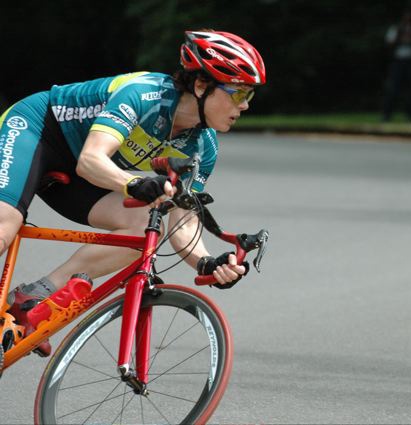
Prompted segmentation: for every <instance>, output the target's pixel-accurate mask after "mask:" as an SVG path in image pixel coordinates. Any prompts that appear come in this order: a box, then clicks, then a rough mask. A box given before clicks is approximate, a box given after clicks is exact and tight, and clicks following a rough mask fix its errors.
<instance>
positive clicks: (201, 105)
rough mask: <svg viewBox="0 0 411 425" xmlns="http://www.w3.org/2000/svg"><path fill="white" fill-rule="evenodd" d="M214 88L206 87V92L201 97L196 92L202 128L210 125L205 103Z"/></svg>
mask: <svg viewBox="0 0 411 425" xmlns="http://www.w3.org/2000/svg"><path fill="white" fill-rule="evenodd" d="M212 90H213V88H212V87H210V86H207V87H206V89H205V90H204V93H203V94H202V95H201V96H200V97H198V96H197V95H196V94H195V92H194V96H195V98H196V99H197V105H198V115H199V116H200V127H201V128H209V125H208V124H207V121H206V117H205V113H204V104H205V101H206V99H207V96H208V95H209V94H210V93H211V91H212Z"/></svg>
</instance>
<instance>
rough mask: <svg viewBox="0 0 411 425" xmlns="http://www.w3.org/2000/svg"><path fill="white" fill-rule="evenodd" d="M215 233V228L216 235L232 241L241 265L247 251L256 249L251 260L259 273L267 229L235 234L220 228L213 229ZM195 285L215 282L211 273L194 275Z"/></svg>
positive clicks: (266, 240) (267, 233)
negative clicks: (249, 233) (252, 232)
mask: <svg viewBox="0 0 411 425" xmlns="http://www.w3.org/2000/svg"><path fill="white" fill-rule="evenodd" d="M215 230H216V233H215V234H216V235H217V233H218V232H217V230H218V231H220V232H221V233H220V234H219V235H218V237H219V238H220V239H222V240H224V241H226V242H229V243H232V244H234V245H235V246H236V253H235V254H236V257H237V262H238V263H237V264H239V265H241V264H242V262H243V261H244V259H245V257H246V255H247V253H248V252H250V251H252V250H254V249H258V253H257V256H256V258H255V259H254V260H253V264H254V267H255V268H256V270H257V271H258V272H259V273H260V271H261V268H260V264H261V260H262V257H263V256H264V253H265V251H266V248H267V242H268V235H269V232H268V230H265V229H262V230H260V231H259V232H258V233H257V234H255V235H247V234H246V233H242V234H240V235H235V234H232V233H226V232H222V231H221V229H219V228H218V229H215ZM194 281H195V283H196V285H212V284H214V283H216V280H215V278H214V276H213V275H212V274H210V275H201V276H196V278H195V279H194Z"/></svg>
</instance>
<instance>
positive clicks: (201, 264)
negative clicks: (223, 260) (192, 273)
mask: <svg viewBox="0 0 411 425" xmlns="http://www.w3.org/2000/svg"><path fill="white" fill-rule="evenodd" d="M210 260H214V257H212V256H211V255H206V256H205V257H201V258H200V259H199V260H198V263H197V273H198V274H199V275H200V276H201V275H204V269H205V266H206V265H207V263H208V262H209V261H210Z"/></svg>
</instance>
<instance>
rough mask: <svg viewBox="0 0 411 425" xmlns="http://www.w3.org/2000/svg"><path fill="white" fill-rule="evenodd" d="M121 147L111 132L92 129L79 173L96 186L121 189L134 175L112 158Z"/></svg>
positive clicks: (81, 158) (82, 154) (83, 150)
mask: <svg viewBox="0 0 411 425" xmlns="http://www.w3.org/2000/svg"><path fill="white" fill-rule="evenodd" d="M119 147H120V142H119V140H117V139H116V138H115V137H114V136H112V135H111V134H108V133H104V132H102V131H91V132H90V133H89V135H88V137H87V139H86V142H85V144H84V146H83V149H82V151H81V153H80V156H79V159H78V163H77V168H76V172H77V174H78V175H79V176H80V177H83V178H84V179H86V180H87V181H89V182H90V183H92V184H94V185H96V186H99V187H103V188H105V189H110V190H113V191H121V190H122V189H123V187H124V185H125V184H126V183H127V181H128V180H129V179H130V178H131V177H132V176H133V175H132V174H130V173H129V172H127V171H124V170H122V169H120V168H119V167H117V165H116V164H115V163H114V162H113V161H112V160H111V156H112V155H113V154H114V153H115V152H116V151H117V150H118V148H119Z"/></svg>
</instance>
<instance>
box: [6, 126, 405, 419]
mask: <svg viewBox="0 0 411 425" xmlns="http://www.w3.org/2000/svg"><path fill="white" fill-rule="evenodd" d="M221 142H222V143H221V160H220V161H219V164H218V167H217V169H216V172H215V175H214V177H213V178H212V180H211V181H210V183H209V186H208V189H209V191H210V192H211V193H212V194H213V195H214V197H215V199H216V203H215V204H214V206H211V207H210V209H211V210H212V211H213V212H214V213H215V214H216V215H217V217H220V223H221V225H222V226H223V227H224V228H226V229H227V230H230V231H247V232H253V231H254V230H257V229H259V228H261V227H265V228H268V229H269V230H270V233H271V240H270V247H269V251H268V253H267V256H266V258H265V261H264V262H263V272H262V273H261V274H260V275H258V274H257V273H256V272H255V271H253V272H251V273H250V275H249V277H248V278H247V280H245V281H244V282H242V283H241V284H240V285H238V286H237V288H236V289H235V290H232V291H218V290H211V289H209V288H206V289H203V290H204V291H205V292H206V293H208V294H211V295H212V296H213V297H215V299H216V300H217V302H218V303H219V304H220V305H221V306H222V307H223V308H224V310H225V311H226V314H227V316H228V318H229V321H230V322H231V324H232V329H233V333H234V341H235V363H234V370H233V375H232V379H231V383H230V386H229V388H228V391H227V393H226V395H225V397H224V399H223V401H222V402H221V405H220V407H219V409H218V411H217V412H216V413H215V415H214V417H213V422H214V423H231V424H233V423H235V424H241V423H278V424H280V423H281V424H296V423H311V424H313V423H315V424H318V423H327V424H338V423H346V424H359V423H364V424H375V423H380V424H400V423H411V403H410V400H411V308H410V304H411V261H410V252H411V144H407V143H401V142H400V141H394V140H381V139H379V141H378V142H376V141H375V140H372V139H360V140H358V139H355V138H338V137H333V138H327V137H324V136H322V137H321V138H319V137H315V136H311V137H302V136H276V135H272V134H267V135H257V134H246V135H240V134H231V135H229V136H224V137H221ZM30 218H31V220H32V221H34V222H35V223H37V224H38V225H51V226H54V225H56V226H57V225H60V226H65V227H69V228H70V227H72V225H71V224H70V223H69V222H67V221H65V220H62V219H60V218H59V217H58V216H57V215H56V214H53V213H49V211H48V210H47V209H46V208H44V206H43V204H42V203H40V201H36V202H35V203H34V205H33V208H32V214H31V217H30ZM77 228H78V226H77ZM207 241H208V242H209V245H210V247H211V249H212V250H213V251H212V252H215V253H219V252H220V251H222V250H223V249H224V248H223V246H222V245H221V244H220V243H219V242H217V241H214V240H212V239H211V238H208V237H207ZM39 243H43V244H44V245H42V246H41V249H40V250H39V249H38V248H37V249H35V250H33V247H32V246H31V245H30V244H29V243H27V244H25V245H24V246H23V248H24V252H23V255H22V257H21V261H20V263H19V271H18V274H17V275H16V282H18V281H24V280H25V279H29V277H30V276H31V277H34V278H36V277H38V276H41V275H42V274H44V272H46V271H47V270H48V269H49V268H51V267H52V265H53V264H56V263H58V262H59V261H62V260H63V259H64V258H65V256H67V255H68V254H69V253H70V252H72V250H73V248H72V246H71V245H70V246H68V245H65V246H62V247H61V248H60V249H59V250H57V251H56V250H55V249H54V248H55V247H54V246H53V249H52V248H50V247H49V246H47V242H39ZM182 275H183V276H184V275H185V276H186V279H184V281H183V282H182V283H184V284H187V285H189V284H191V280H192V278H193V277H194V273H193V272H191V271H189V272H187V271H186V268H185V267H183V266H182V267H178V268H177V269H175V270H173V271H172V272H171V273H170V276H171V277H172V280H174V281H177V280H179V281H181V279H180V276H182ZM57 341H58V338H57V337H56V338H54V340H53V342H54V345H55V344H56V343H57ZM45 364H46V361H45V360H44V359H39V358H37V356H34V355H31V356H29V357H27V358H25V359H24V360H22V361H21V362H20V363H19V364H17V365H15V366H14V367H13V368H11V369H10V370H7V371H6V372H5V374H4V376H3V378H2V380H1V382H0V385H1V388H2V389H3V390H4V389H6V390H7V391H6V392H2V396H1V397H0V412H1V413H0V418H1V419H0V423H1V424H11V423H13V424H27V423H30V422H31V421H32V406H33V399H34V394H35V388H36V384H37V382H38V380H39V377H40V374H41V370H42V368H43V367H44V366H45Z"/></svg>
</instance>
